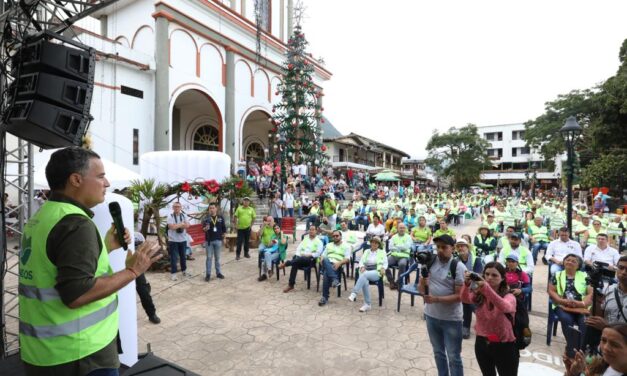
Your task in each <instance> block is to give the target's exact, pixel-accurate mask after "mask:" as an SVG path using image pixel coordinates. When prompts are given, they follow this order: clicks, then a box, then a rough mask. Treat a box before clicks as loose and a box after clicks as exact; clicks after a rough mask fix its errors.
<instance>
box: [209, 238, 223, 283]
mask: <svg viewBox="0 0 627 376" xmlns="http://www.w3.org/2000/svg"><path fill="white" fill-rule="evenodd" d="M205 249H206V250H207V261H206V262H205V273H206V276H207V277H210V276H211V261H212V260H211V259H212V258H215V259H216V274H222V270H220V253H221V251H222V240H212V241H208V242H207V246H206V247H205Z"/></svg>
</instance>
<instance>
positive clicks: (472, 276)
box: [468, 272, 482, 282]
mask: <svg viewBox="0 0 627 376" xmlns="http://www.w3.org/2000/svg"><path fill="white" fill-rule="evenodd" d="M468 278H470V280H471V281H475V282H478V281H481V279H482V278H481V276H480V275H479V274H477V273H475V272H471V273H470V275H469V276H468Z"/></svg>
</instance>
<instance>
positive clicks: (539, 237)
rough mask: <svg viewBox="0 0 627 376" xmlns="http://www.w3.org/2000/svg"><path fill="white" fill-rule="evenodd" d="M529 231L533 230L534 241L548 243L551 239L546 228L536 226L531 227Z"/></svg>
mask: <svg viewBox="0 0 627 376" xmlns="http://www.w3.org/2000/svg"><path fill="white" fill-rule="evenodd" d="M529 229H530V230H531V236H533V237H534V239H535V240H536V241H537V242H548V241H549V237H548V236H547V234H546V233H547V229H546V227H544V226H540V227H538V226H536V225H531V226H529Z"/></svg>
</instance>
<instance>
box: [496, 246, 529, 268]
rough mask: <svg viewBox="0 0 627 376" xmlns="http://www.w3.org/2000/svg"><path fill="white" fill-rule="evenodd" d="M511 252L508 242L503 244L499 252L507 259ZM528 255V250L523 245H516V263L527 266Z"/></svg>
mask: <svg viewBox="0 0 627 376" xmlns="http://www.w3.org/2000/svg"><path fill="white" fill-rule="evenodd" d="M511 252H512V246H511V245H509V244H503V249H501V253H503V257H504V258H505V260H507V256H509V254H510V253H511ZM528 256H529V250H528V249H527V248H525V247H520V246H519V247H518V265H519V266H520V267H521V268H522V267H525V268H526V267H527V257H528Z"/></svg>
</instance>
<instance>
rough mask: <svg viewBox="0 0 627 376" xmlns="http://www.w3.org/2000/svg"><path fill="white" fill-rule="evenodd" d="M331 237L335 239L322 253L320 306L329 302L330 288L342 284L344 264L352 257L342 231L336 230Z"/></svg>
mask: <svg viewBox="0 0 627 376" xmlns="http://www.w3.org/2000/svg"><path fill="white" fill-rule="evenodd" d="M331 238H332V239H333V241H332V242H331V243H329V244H327V245H326V247H324V251H323V252H322V255H320V269H321V271H322V298H320V301H319V302H318V305H319V306H320V307H322V306H323V305H326V304H327V303H328V302H329V289H330V288H331V287H333V288H336V287H338V286H339V285H340V273H341V272H342V266H343V265H344V264H348V263H349V260H350V257H351V251H350V248H349V246H348V245H347V244H344V243H343V242H342V233H341V232H340V231H339V230H334V231H333V233H332V234H331Z"/></svg>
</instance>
